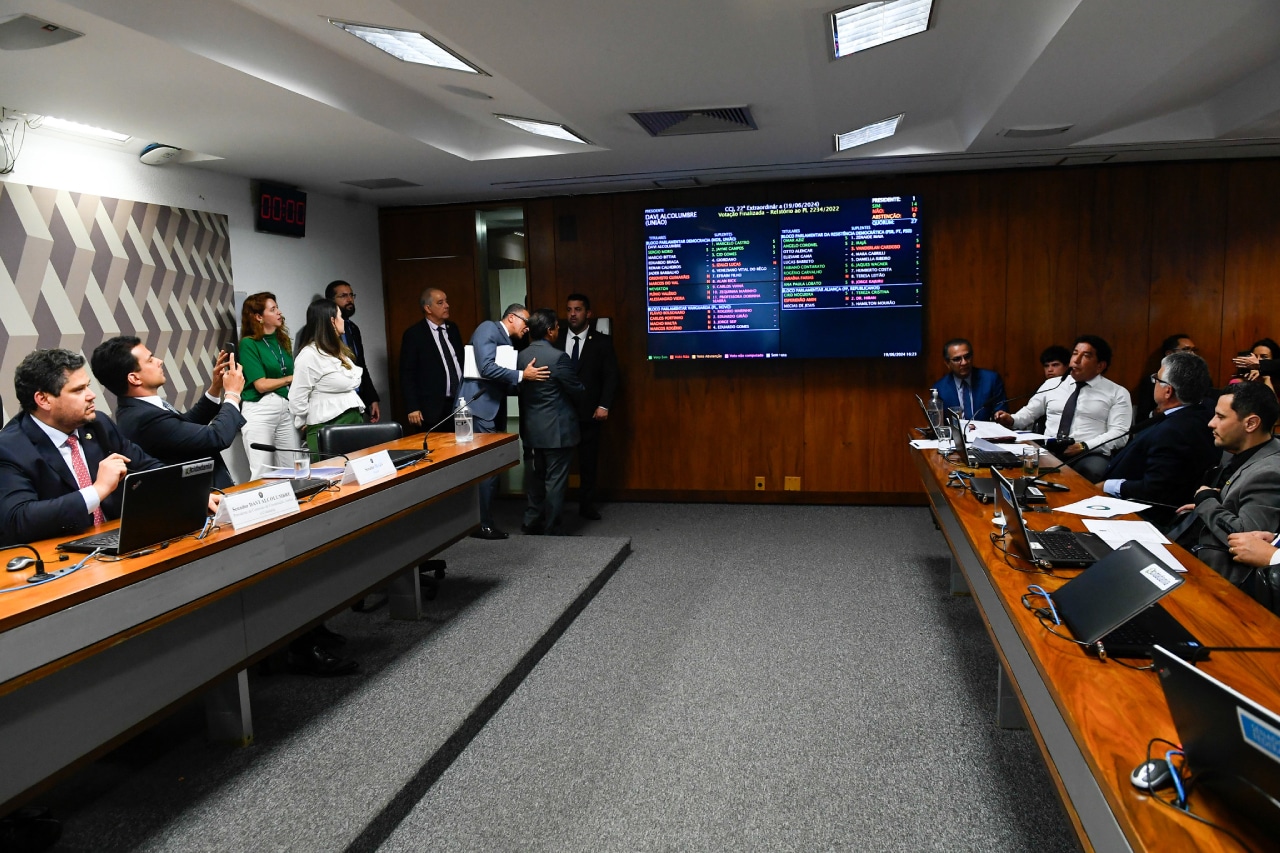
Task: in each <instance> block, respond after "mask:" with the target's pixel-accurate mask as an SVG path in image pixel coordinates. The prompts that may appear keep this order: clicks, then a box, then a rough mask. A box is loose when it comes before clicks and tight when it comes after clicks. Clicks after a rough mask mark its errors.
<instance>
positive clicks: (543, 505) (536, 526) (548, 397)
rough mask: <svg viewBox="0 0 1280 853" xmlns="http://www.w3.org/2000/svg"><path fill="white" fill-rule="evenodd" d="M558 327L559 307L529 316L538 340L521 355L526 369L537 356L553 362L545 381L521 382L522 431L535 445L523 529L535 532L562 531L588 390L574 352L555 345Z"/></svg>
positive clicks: (518, 364) (531, 330)
mask: <svg viewBox="0 0 1280 853" xmlns="http://www.w3.org/2000/svg"><path fill="white" fill-rule="evenodd" d="M558 330H559V323H558V321H557V320H556V312H555V311H553V310H552V309H550V308H539V309H538V310H537V311H534V312H533V314H532V315H531V316H530V317H529V337H530V338H532V339H533V343H531V344H529V346H528V347H527V348H526V349H524V350H522V351H521V352H520V353H519V354H518V355H517V356H516V367H517V368H519V369H521V370H523V369H524V368H525V367H527V366H528V365H530V364H533V363H534V361H535V360H539V361H541V362H542V363H543V364H545V365H547V366H549V367H550V368H551V377H550V379H548V380H547V381H546V382H522V383H520V432H521V436H522V437H523V438H524V440H525V441H527V442H528V443H529V446H530V447H532V448H533V476H531V477H527V478H526V480H525V491H526V493H527V496H528V500H529V505H528V507H527V508H526V509H525V511H524V523H523V524H522V525H520V531H521V532H522V533H525V534H529V535H534V536H536V535H539V534H544V533H545V534H546V535H548V536H556V535H559V534H560V533H561V528H560V515H561V511H562V510H563V508H564V493H565V488H566V487H567V486H568V485H569V462H570V461H571V460H572V459H573V448H574V447H575V446H576V445H577V444H578V436H579V429H578V408H579V406H580V405H581V401H582V398H583V395H584V393H585V391H584V388H583V386H582V381H581V379H579V377H578V374H577V372H576V371H575V370H574V369H573V364H572V363H571V361H570V359H569V356H568V355H567V354H565V353H563V352H561V351H559V349H558V348H557V347H556V346H555V341H556V337H557V335H558Z"/></svg>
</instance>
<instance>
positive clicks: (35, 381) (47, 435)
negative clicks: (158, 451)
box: [0, 349, 161, 544]
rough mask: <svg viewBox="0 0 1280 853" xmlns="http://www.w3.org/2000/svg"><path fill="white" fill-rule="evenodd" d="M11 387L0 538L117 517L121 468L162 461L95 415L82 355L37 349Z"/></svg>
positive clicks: (32, 536)
mask: <svg viewBox="0 0 1280 853" xmlns="http://www.w3.org/2000/svg"><path fill="white" fill-rule="evenodd" d="M14 387H15V389H16V391H17V396H18V404H19V405H20V406H21V407H22V411H21V412H20V413H19V414H18V415H17V417H15V418H13V420H11V421H9V423H7V424H6V425H5V427H4V429H3V430H0V543H3V544H13V543H16V542H32V541H35V540H38V539H48V538H50V537H53V536H65V535H69V534H74V533H79V532H81V531H83V530H85V529H86V528H88V527H91V526H92V525H94V524H100V523H102V522H103V521H105V520H107V519H111V518H118V517H119V516H120V503H121V501H120V495H119V494H118V493H117V487H118V486H119V485H120V483H121V481H122V480H123V479H124V477H125V475H126V474H128V473H129V472H130V471H144V470H147V469H149V468H158V467H160V466H161V463H160V462H159V461H158V460H156V459H153V458H152V457H151V456H149V455H147V453H146V452H145V451H144V450H143V449H142V448H140V447H138V446H137V445H135V444H134V443H133V442H131V441H129V440H128V439H127V438H125V437H124V436H123V435H122V434H121V433H120V431H119V429H117V428H116V425H115V424H114V423H112V421H111V419H110V418H108V417H107V416H106V415H102V414H98V412H97V409H96V408H95V406H94V400H95V399H96V396H95V394H94V392H93V389H92V388H90V387H89V371H88V370H86V369H85V366H84V357H83V356H81V355H79V354H77V353H74V352H71V351H69V350H64V349H47V350H36V351H35V352H33V353H31V354H30V355H28V356H27V357H26V358H24V359H23V360H22V363H21V364H19V365H18V369H17V370H16V371H15V373H14Z"/></svg>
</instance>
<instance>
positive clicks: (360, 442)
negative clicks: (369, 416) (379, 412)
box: [316, 421, 404, 456]
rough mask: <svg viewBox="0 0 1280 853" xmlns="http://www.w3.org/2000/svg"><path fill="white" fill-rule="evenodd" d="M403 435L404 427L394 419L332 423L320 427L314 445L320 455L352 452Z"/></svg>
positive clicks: (393, 439)
mask: <svg viewBox="0 0 1280 853" xmlns="http://www.w3.org/2000/svg"><path fill="white" fill-rule="evenodd" d="M402 435H404V429H402V428H401V426H400V424H398V423H396V422H395V421H383V422H382V423H377V424H334V425H332V426H327V427H321V428H320V433H319V435H317V436H316V447H317V449H318V450H319V451H320V455H321V456H325V455H327V454H333V453H354V452H355V451H357V450H364V449H365V448H366V447H373V446H374V445H375V444H382V443H383V442H387V441H395V440H396V439H397V438H400V437H401V436H402Z"/></svg>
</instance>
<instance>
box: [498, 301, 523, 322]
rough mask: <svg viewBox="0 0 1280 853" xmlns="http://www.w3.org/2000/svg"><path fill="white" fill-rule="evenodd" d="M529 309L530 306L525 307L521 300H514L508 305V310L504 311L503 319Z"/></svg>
mask: <svg viewBox="0 0 1280 853" xmlns="http://www.w3.org/2000/svg"><path fill="white" fill-rule="evenodd" d="M528 310H529V309H528V308H525V307H524V306H523V305H521V304H520V303H519V302H512V303H511V304H510V305H508V306H507V310H506V311H503V312H502V319H504V320H505V319H507V317H508V316H510V315H511V314H514V313H516V312H517V311H528Z"/></svg>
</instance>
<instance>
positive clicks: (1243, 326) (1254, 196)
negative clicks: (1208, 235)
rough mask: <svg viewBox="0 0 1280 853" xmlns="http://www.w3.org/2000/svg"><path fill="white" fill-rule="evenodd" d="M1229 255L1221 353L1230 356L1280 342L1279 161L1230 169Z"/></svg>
mask: <svg viewBox="0 0 1280 853" xmlns="http://www.w3.org/2000/svg"><path fill="white" fill-rule="evenodd" d="M1226 168H1227V170H1228V177H1227V213H1226V219H1227V241H1226V245H1227V253H1226V272H1225V280H1224V283H1223V300H1222V302H1223V311H1222V341H1223V347H1222V353H1221V355H1220V361H1219V362H1218V375H1230V371H1231V370H1233V369H1234V368H1233V367H1232V365H1231V356H1232V355H1234V354H1235V348H1236V347H1237V346H1239V348H1240V349H1243V348H1244V347H1246V346H1248V345H1249V344H1251V343H1253V342H1254V341H1255V340H1257V339H1258V338H1262V337H1269V338H1272V339H1274V340H1280V204H1277V202H1276V200H1277V199H1280V161H1276V160H1263V161H1256V160H1245V161H1240V162H1235V163H1230V164H1228V165H1227V167H1226Z"/></svg>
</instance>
